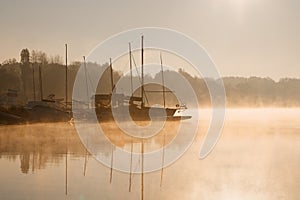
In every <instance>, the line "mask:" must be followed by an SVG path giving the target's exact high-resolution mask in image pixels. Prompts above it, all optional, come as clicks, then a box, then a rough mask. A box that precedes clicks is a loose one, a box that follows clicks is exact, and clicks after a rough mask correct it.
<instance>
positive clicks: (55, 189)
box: [0, 108, 300, 200]
mask: <svg viewBox="0 0 300 200" xmlns="http://www.w3.org/2000/svg"><path fill="white" fill-rule="evenodd" d="M199 114H200V122H199V129H198V132H197V136H196V138H195V140H194V141H193V143H192V145H191V147H190V148H189V149H188V150H187V151H186V152H185V153H184V155H183V156H182V157H181V158H180V159H178V160H177V161H176V162H175V163H173V164H172V165H170V166H169V167H166V168H164V170H163V174H162V171H161V170H158V171H155V172H150V173H145V174H144V175H143V179H144V186H143V187H144V199H166V200H173V199H182V200H191V199H195V200H196V199H197V200H198V199H218V200H219V199H226V200H227V199H230V200H235V199H244V200H247V199H249V200H252V199H263V200H265V199H272V200H277V199H278V200H279V199H289V200H290V199H295V200H296V199H299V196H300V189H299V188H300V170H299V169H300V117H299V116H300V109H275V108H273V109H272V108H265V109H228V110H227V114H226V120H225V123H224V129H223V132H222V136H221V137H220V140H219V141H218V143H217V145H216V146H215V148H214V149H213V151H212V152H211V153H210V154H209V155H208V156H207V157H206V158H205V159H199V151H200V147H201V144H202V143H203V140H204V137H205V134H206V131H207V129H208V127H209V120H210V116H209V111H208V110H200V112H199ZM178 123H179V122H176V121H175V122H167V123H166V124H165V128H164V129H165V130H164V131H163V132H162V133H159V134H158V135H157V136H156V138H150V139H147V140H145V144H144V146H145V151H153V150H156V149H159V148H160V147H161V146H163V145H164V144H168V143H171V142H172V139H174V137H175V136H176V134H174V133H175V132H173V131H172V130H173V129H176V128H178V126H179V124H178ZM182 123H189V121H188V120H186V121H183V122H182ZM101 126H102V127H103V130H108V131H106V132H107V135H106V136H107V137H108V138H109V140H110V141H111V142H112V143H114V144H115V145H116V146H117V147H118V148H123V149H126V150H128V151H130V148H131V146H132V147H134V150H133V151H134V152H139V151H140V150H141V147H140V143H139V140H131V139H130V137H129V136H128V135H124V134H122V133H121V132H120V130H119V129H118V128H117V127H116V125H115V124H114V123H110V122H106V123H102V124H101ZM163 133H165V136H164V137H162V136H163ZM178 145H180V144H178ZM175 148H176V145H175ZM111 153H112V152H111V151H110V149H108V150H107V152H103V154H104V156H107V157H108V158H110V154H111ZM130 177H131V178H130ZM141 178H142V177H141V175H140V174H132V175H131V176H130V174H129V173H125V172H120V171H117V170H111V168H110V167H107V166H104V165H103V164H102V163H100V162H98V161H97V160H96V159H95V158H94V157H93V156H91V155H90V154H89V152H88V151H87V150H86V149H85V148H84V147H83V145H82V143H81V141H80V139H79V137H78V134H77V132H76V129H75V127H74V125H73V124H71V123H38V124H27V125H9V126H0V199H14V200H16V199H30V200H31V199H78V200H86V199H130V200H131V199H133V200H134V199H141V189H142V188H141V187H142V186H141ZM130 180H131V184H130ZM129 187H131V191H129Z"/></svg>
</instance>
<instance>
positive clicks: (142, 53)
mask: <svg viewBox="0 0 300 200" xmlns="http://www.w3.org/2000/svg"><path fill="white" fill-rule="evenodd" d="M141 67H142V87H141V90H142V91H141V92H142V95H141V96H142V104H141V107H144V36H143V35H142V47H141Z"/></svg>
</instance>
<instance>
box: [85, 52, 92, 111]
mask: <svg viewBox="0 0 300 200" xmlns="http://www.w3.org/2000/svg"><path fill="white" fill-rule="evenodd" d="M83 64H84V74H85V85H86V98H87V103H88V108H90V104H89V86H88V81H87V72H86V62H85V56H83Z"/></svg>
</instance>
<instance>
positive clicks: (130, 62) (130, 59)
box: [129, 42, 133, 95]
mask: <svg viewBox="0 0 300 200" xmlns="http://www.w3.org/2000/svg"><path fill="white" fill-rule="evenodd" d="M131 57H132V55H131V44H130V42H129V67H130V86H131V95H133V84H132V58H131Z"/></svg>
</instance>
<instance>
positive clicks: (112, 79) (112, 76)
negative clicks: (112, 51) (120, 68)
mask: <svg viewBox="0 0 300 200" xmlns="http://www.w3.org/2000/svg"><path fill="white" fill-rule="evenodd" d="M109 68H110V81H111V93H113V91H114V88H115V86H114V74H113V68H112V62H111V58H110V59H109Z"/></svg>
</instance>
